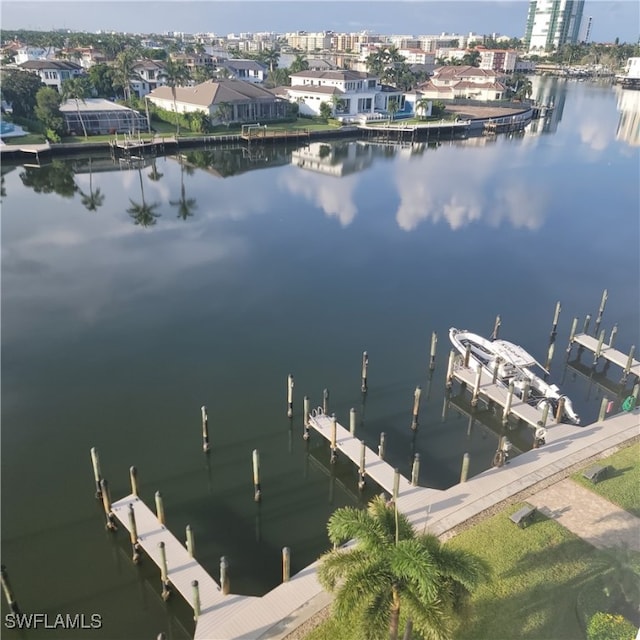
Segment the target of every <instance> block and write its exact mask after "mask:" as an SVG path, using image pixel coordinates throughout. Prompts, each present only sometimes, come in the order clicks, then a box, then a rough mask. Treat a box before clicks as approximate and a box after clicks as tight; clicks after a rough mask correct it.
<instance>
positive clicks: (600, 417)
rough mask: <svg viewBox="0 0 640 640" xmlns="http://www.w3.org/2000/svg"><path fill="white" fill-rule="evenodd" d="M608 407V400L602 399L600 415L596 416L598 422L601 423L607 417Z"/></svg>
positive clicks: (604, 397)
mask: <svg viewBox="0 0 640 640" xmlns="http://www.w3.org/2000/svg"><path fill="white" fill-rule="evenodd" d="M608 405H609V398H607V397H606V396H603V397H602V402H601V403H600V413H599V414H598V422H602V421H603V420H604V419H605V418H606V417H607V406H608Z"/></svg>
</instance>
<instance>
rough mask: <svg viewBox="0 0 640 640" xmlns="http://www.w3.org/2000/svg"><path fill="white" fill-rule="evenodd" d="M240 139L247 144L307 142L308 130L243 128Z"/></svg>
mask: <svg viewBox="0 0 640 640" xmlns="http://www.w3.org/2000/svg"><path fill="white" fill-rule="evenodd" d="M240 137H241V138H242V139H243V140H247V141H249V142H258V141H260V142H267V141H268V142H281V141H286V140H309V129H268V128H266V127H251V128H249V127H247V128H246V129H245V128H244V127H243V130H242V133H241V134H240Z"/></svg>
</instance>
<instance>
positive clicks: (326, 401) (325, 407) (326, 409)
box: [322, 389, 329, 416]
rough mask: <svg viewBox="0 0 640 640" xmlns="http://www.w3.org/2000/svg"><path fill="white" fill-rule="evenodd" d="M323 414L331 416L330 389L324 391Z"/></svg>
mask: <svg viewBox="0 0 640 640" xmlns="http://www.w3.org/2000/svg"><path fill="white" fill-rule="evenodd" d="M322 413H324V415H325V416H327V415H329V389H323V390H322Z"/></svg>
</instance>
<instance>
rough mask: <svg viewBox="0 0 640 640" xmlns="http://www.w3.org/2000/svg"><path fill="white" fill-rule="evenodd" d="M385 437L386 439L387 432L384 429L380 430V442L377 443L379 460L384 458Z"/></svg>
mask: <svg viewBox="0 0 640 640" xmlns="http://www.w3.org/2000/svg"><path fill="white" fill-rule="evenodd" d="M386 439H387V434H386V433H385V432H384V431H381V432H380V442H379V444H378V458H380V460H384V452H385V444H386Z"/></svg>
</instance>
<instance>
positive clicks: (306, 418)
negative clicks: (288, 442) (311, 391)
mask: <svg viewBox="0 0 640 640" xmlns="http://www.w3.org/2000/svg"><path fill="white" fill-rule="evenodd" d="M302 406H303V409H302V413H303V414H304V415H303V424H304V434H303V435H302V437H303V438H304V439H305V440H308V439H309V437H310V435H309V413H311V401H310V400H309V396H305V397H304V400H303V401H302Z"/></svg>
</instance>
